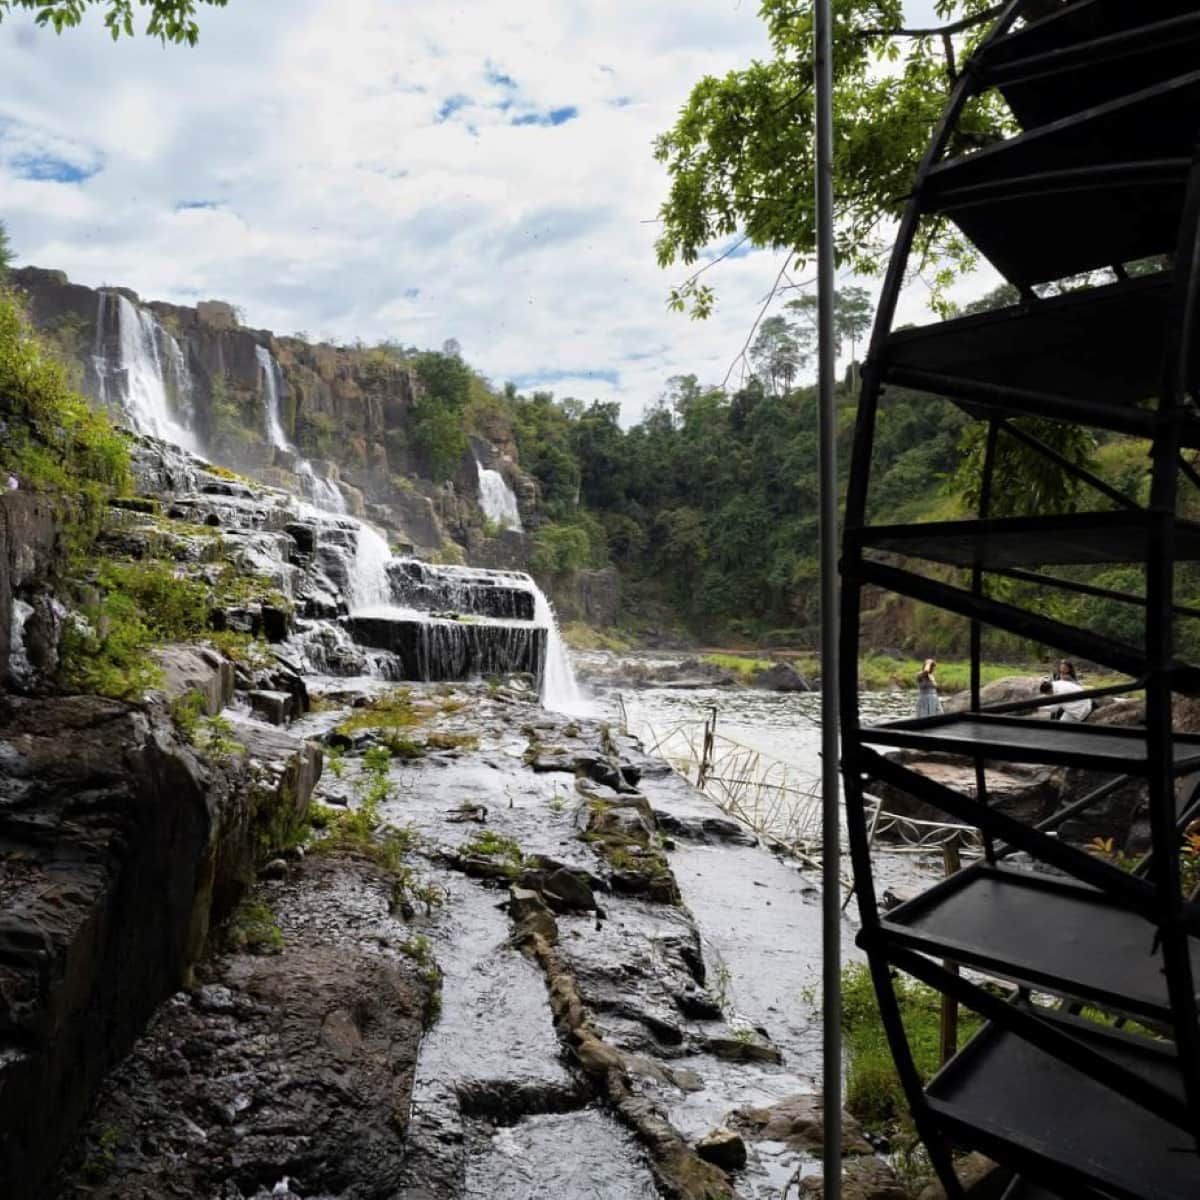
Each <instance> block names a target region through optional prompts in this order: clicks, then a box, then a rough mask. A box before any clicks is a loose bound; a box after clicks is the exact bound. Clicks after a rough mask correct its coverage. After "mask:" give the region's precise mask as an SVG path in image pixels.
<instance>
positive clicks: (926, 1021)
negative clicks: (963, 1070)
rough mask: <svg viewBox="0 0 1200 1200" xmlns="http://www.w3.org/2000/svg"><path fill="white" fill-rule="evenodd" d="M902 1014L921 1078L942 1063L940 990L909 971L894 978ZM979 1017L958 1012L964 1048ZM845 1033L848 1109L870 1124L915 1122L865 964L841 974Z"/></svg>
mask: <svg viewBox="0 0 1200 1200" xmlns="http://www.w3.org/2000/svg"><path fill="white" fill-rule="evenodd" d="M893 982H894V986H895V989H896V997H897V1000H898V1002H899V1005H900V1015H901V1019H902V1020H903V1022H904V1028H905V1031H906V1032H907V1034H908V1043H909V1046H910V1048H911V1050H912V1055H913V1061H914V1063H915V1064H916V1068H917V1071H918V1073H919V1074H920V1076H921V1079H922V1080H928V1079H929V1078H930V1077H931V1076H932V1075H933V1074H934V1072H936V1071H937V1069H938V1067H939V1066H940V1065H941V1062H940V1055H941V1013H942V999H941V993H940V992H938V991H936V990H935V989H934V988H931V987H928V986H927V985H926V984H923V983H919V982H917V981H916V980H913V979H910V978H908V977H907V976H905V975H899V974H897V975H895V976H894V980H893ZM979 1024H980V1021H979V1018H978V1017H977V1016H976V1015H975V1014H974V1013H972V1012H970V1011H969V1010H966V1009H960V1010H959V1014H958V1041H959V1045H960V1046H961V1045H962V1044H963V1043H964V1042H965V1041H966V1040H967V1038H969V1037H970V1036H971V1035H972V1034H973V1033H974V1032H975V1030H977V1029H978V1028H979ZM842 1032H843V1033H844V1035H845V1038H846V1050H847V1055H848V1058H849V1067H848V1069H847V1072H846V1108H847V1109H848V1110H849V1111H850V1112H851V1113H853V1114H854V1115H855V1116H856V1117H857V1118H858V1119H859V1120H860V1121H862V1122H863V1123H864V1124H865V1125H866V1126H867V1127H868V1128H881V1127H885V1126H888V1125H891V1124H896V1123H898V1124H900V1125H903V1126H906V1127H907V1126H908V1125H909V1124H910V1123H911V1122H910V1119H909V1116H908V1107H907V1104H906V1101H905V1098H904V1089H903V1088H902V1087H901V1086H900V1079H899V1077H898V1076H897V1075H896V1068H895V1066H894V1065H893V1063H892V1056H891V1052H890V1050H889V1049H888V1042H887V1037H886V1035H885V1034H884V1031H883V1021H882V1018H881V1017H880V1015H879V1005H878V1003H877V1001H876V998H875V989H874V986H873V985H872V982H871V973H870V971H869V970H868V968H867V967H866V966H865V965H864V964H862V963H852V964H850V965H849V966H848V967H846V968H845V970H843V972H842Z"/></svg>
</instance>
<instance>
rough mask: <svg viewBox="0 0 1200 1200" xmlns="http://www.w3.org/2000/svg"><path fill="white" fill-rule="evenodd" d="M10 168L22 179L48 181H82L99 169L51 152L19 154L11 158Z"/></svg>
mask: <svg viewBox="0 0 1200 1200" xmlns="http://www.w3.org/2000/svg"><path fill="white" fill-rule="evenodd" d="M12 169H13V170H14V171H15V172H16V173H17V174H18V175H19V176H20V177H21V178H22V179H36V180H44V181H46V182H50V183H82V182H83V181H84V180H85V179H91V177H92V176H93V175H95V174H96V173H97V172H98V171H99V170H100V168H99V167H81V166H79V164H78V163H73V162H68V161H67V160H66V159H65V158H56V157H55V156H54V155H52V154H19V155H17V157H16V158H14V159H13V160H12Z"/></svg>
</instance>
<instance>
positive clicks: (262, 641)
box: [205, 629, 273, 668]
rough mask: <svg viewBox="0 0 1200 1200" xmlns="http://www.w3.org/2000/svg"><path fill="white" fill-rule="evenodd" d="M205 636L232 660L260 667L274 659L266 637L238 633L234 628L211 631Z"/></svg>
mask: <svg viewBox="0 0 1200 1200" xmlns="http://www.w3.org/2000/svg"><path fill="white" fill-rule="evenodd" d="M205 637H206V638H207V639H208V641H209V642H211V643H212V646H213V648H214V649H216V650H219V651H220V652H221V653H222V654H223V655H224V656H225V657H226V658H227V659H229V661H230V662H234V663H241V664H242V665H243V666H247V667H251V668H258V667H268V666H270V665H271V662H272V661H273V659H272V655H271V649H270V645H269V644H268V642H267V640H266V638H263V637H254V636H253V635H252V634H249V633H238V632H237V631H236V630H233V629H225V630H222V631H220V632H219V633H217V632H212V631H210V632H209V633H207V634H205Z"/></svg>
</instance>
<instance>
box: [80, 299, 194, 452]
mask: <svg viewBox="0 0 1200 1200" xmlns="http://www.w3.org/2000/svg"><path fill="white" fill-rule="evenodd" d="M92 362H93V366H94V367H95V371H96V380H97V385H98V391H99V398H100V401H101V403H102V404H104V405H105V406H106V407H108V408H110V409H113V408H115V409H118V410H120V411H121V412H123V413H124V414H125V416H126V418H127V419H128V420H129V423H130V424H131V425H132V426H133V428H134V429H135V430H137V432H138V433H146V434H151V435H153V436H154V437H160V438H163V439H165V440H166V441H169V442H174V443H175V444H176V445H177V446H180V447H182V448H183V449H184V450H189V451H191V452H192V453H193V454H198V453H200V445H199V441H198V439H197V438H196V435H195V433H194V432H193V431H192V429H191V427H190V424H189V422H190V419H191V399H192V377H191V374H190V372H189V371H188V369H187V361H186V359H185V358H184V354H183V350H182V348H181V347H180V345H179V343H178V342H177V341H176V340H175V338H174V337H172V336H171V334H169V333H168V332H167V331H166V330H165V329H164V328H163V327H162V326H161V325H160V324H159V323H158V321H157V320H156V319H155V318H154V315H153V314H152V313H149V312H147V311H146V310H145V309H144V308H139V307H138V306H137V305H136V304H134V303H133V301H132V300H130V299H129V297H128V296H123V295H122V294H121V293H120V292H101V293H100V308H99V312H98V313H97V316H96V349H95V353H94V355H93V358H92Z"/></svg>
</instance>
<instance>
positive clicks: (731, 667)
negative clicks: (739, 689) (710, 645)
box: [700, 652, 775, 683]
mask: <svg viewBox="0 0 1200 1200" xmlns="http://www.w3.org/2000/svg"><path fill="white" fill-rule="evenodd" d="M700 661H701V662H702V663H709V664H710V665H712V666H714V667H720V668H721V670H722V671H730V672H732V673H733V674H734V675H737V676H738V678H739V679H741V681H742V682H743V683H749V682H750V679H751V677H752V676H753V675H754V673H755V672H756V671H767V670H770V668H771V667H773V666H774V665H775V664H774V663H773V662H772V661H771V660H770V659H769V658H755V657H754V656H753V655H748V654H734V653H729V652H720V653H715V654H705V655H702V656H701V658H700Z"/></svg>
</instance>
